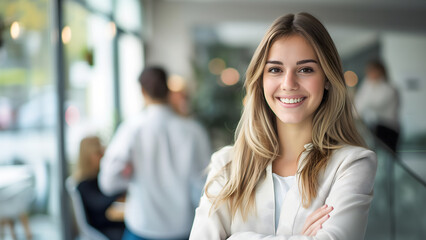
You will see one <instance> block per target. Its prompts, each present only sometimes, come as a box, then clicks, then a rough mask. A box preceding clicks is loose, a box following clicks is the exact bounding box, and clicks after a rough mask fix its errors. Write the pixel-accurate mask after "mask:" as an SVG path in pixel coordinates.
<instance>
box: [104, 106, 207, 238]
mask: <svg viewBox="0 0 426 240" xmlns="http://www.w3.org/2000/svg"><path fill="white" fill-rule="evenodd" d="M210 151H211V150H210V143H209V140H208V137H207V134H206V132H205V131H204V130H203V128H202V127H201V126H200V125H199V124H197V123H196V122H195V121H193V120H190V119H187V118H183V117H180V116H178V115H176V114H175V113H174V112H173V111H172V110H171V109H170V108H169V107H167V106H165V105H152V106H149V107H147V108H146V109H144V110H143V111H142V112H141V113H140V114H139V115H138V116H136V117H135V118H132V119H130V120H127V121H125V122H123V123H122V124H121V125H120V127H119V128H118V129H117V132H116V134H115V136H114V137H113V139H112V141H111V143H110V144H109V146H108V147H107V149H106V152H105V155H104V157H103V159H102V161H101V170H100V173H99V186H100V188H101V190H102V191H103V192H104V193H105V194H108V195H112V194H114V193H118V192H121V191H123V190H126V189H127V196H126V207H125V215H124V216H125V219H124V221H125V224H126V227H128V228H129V229H130V230H131V231H132V232H133V233H135V234H137V235H139V236H141V237H145V238H185V237H188V235H189V232H190V230H191V226H192V221H193V218H194V209H195V207H196V206H197V205H198V201H199V199H200V196H201V193H202V187H203V184H204V182H205V181H204V180H205V179H204V177H203V176H204V174H203V171H204V169H205V167H206V166H207V164H208V161H209V159H210V155H211V154H210V153H211V152H210ZM129 164H130V165H131V166H132V170H133V172H132V175H131V177H130V178H126V177H124V176H123V174H122V173H123V170H124V169H125V168H126V166H128V165H129Z"/></svg>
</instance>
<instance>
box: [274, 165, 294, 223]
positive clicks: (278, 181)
mask: <svg viewBox="0 0 426 240" xmlns="http://www.w3.org/2000/svg"><path fill="white" fill-rule="evenodd" d="M272 179H273V180H274V195H275V230H277V227H278V223H279V221H280V215H281V206H282V205H283V201H284V198H285V195H286V194H287V192H288V190H290V188H291V187H292V186H293V184H294V181H295V180H296V176H288V177H282V176H280V175H278V174H275V173H272Z"/></svg>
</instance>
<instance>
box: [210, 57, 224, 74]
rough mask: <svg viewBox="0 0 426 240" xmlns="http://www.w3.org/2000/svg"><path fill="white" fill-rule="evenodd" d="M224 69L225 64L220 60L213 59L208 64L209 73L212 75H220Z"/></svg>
mask: <svg viewBox="0 0 426 240" xmlns="http://www.w3.org/2000/svg"><path fill="white" fill-rule="evenodd" d="M225 67H226V63H225V61H224V60H223V59H221V58H213V59H212V60H210V62H209V71H210V72H211V73H212V74H214V75H220V74H221V73H222V71H223V70H224V69H225Z"/></svg>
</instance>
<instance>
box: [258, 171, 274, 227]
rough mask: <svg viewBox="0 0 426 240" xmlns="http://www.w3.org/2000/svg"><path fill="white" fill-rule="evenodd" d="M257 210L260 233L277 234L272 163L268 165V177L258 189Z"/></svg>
mask: <svg viewBox="0 0 426 240" xmlns="http://www.w3.org/2000/svg"><path fill="white" fill-rule="evenodd" d="M256 210H257V219H259V220H260V221H257V222H258V223H257V224H258V226H256V227H255V228H256V229H257V232H258V233H262V234H267V235H274V234H275V198H274V183H273V180H272V164H269V165H268V167H266V177H265V179H264V180H263V182H262V183H261V184H260V185H259V187H258V188H257V190H256Z"/></svg>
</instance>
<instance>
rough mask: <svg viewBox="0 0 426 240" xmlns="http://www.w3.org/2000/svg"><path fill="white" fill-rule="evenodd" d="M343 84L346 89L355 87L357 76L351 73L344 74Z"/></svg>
mask: <svg viewBox="0 0 426 240" xmlns="http://www.w3.org/2000/svg"><path fill="white" fill-rule="evenodd" d="M344 76H345V83H346V85H347V86H348V87H355V86H356V85H357V84H358V76H357V75H356V73H355V72H353V71H346V72H345V75H344Z"/></svg>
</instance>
